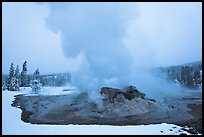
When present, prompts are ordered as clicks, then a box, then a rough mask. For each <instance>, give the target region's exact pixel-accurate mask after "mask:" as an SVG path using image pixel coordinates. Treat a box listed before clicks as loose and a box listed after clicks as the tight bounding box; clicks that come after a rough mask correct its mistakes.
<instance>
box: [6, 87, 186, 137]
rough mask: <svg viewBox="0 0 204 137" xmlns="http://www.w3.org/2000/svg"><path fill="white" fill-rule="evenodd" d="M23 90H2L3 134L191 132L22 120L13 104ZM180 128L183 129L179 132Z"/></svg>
mask: <svg viewBox="0 0 204 137" xmlns="http://www.w3.org/2000/svg"><path fill="white" fill-rule="evenodd" d="M22 91H23V92H15V91H14V92H12V91H2V134H3V135H12V134H21V135H40V134H50V135H53V134H58V135H64V134H70V135H74V134H83V135H85V134H88V135H90V134H91V135H100V134H103V135H111V134H112V135H113V134H114V135H117V134H118V135H119V134H120V135H122V134H126V135H127V134H129V135H136V134H138V135H139V134H143V135H144V134H149V135H153V134H154V135H158V134H175V135H178V134H181V133H185V134H189V133H188V132H186V131H183V130H181V128H182V127H180V126H177V125H173V124H166V123H162V124H151V125H137V126H108V125H37V124H30V123H24V122H23V121H21V118H20V117H21V110H20V109H18V108H15V107H12V106H11V103H12V101H13V99H14V95H18V94H23V93H26V92H29V89H28V88H25V89H24V90H22ZM179 130H181V131H182V132H181V131H180V132H179Z"/></svg>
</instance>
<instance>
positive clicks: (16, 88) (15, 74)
mask: <svg viewBox="0 0 204 137" xmlns="http://www.w3.org/2000/svg"><path fill="white" fill-rule="evenodd" d="M14 87H15V90H17V91H19V90H20V89H19V68H18V65H17V67H16V70H15V73H14Z"/></svg>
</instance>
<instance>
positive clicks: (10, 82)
mask: <svg viewBox="0 0 204 137" xmlns="http://www.w3.org/2000/svg"><path fill="white" fill-rule="evenodd" d="M18 73H19V70H18V66H17V68H16V71H14V67H13V63H11V67H10V70H9V77H8V79H7V80H6V88H7V89H8V90H9V91H18V90H19V84H18Z"/></svg>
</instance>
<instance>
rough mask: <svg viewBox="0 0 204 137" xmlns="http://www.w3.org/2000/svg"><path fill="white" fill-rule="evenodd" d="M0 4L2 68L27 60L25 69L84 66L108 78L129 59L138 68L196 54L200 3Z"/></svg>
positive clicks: (75, 69)
mask: <svg viewBox="0 0 204 137" xmlns="http://www.w3.org/2000/svg"><path fill="white" fill-rule="evenodd" d="M2 7H3V10H2V12H3V13H2V15H3V17H2V18H3V19H2V23H3V24H2V28H3V31H2V35H3V36H2V38H3V45H2V73H3V74H5V73H8V71H9V67H10V63H11V62H13V63H14V65H15V66H16V65H19V67H20V69H22V64H23V62H24V61H25V60H27V62H28V72H29V73H33V72H34V70H35V69H36V68H39V69H40V71H41V73H53V72H80V73H82V72H84V71H85V72H87V69H88V72H87V73H88V74H90V73H91V74H90V75H94V76H95V77H102V76H104V74H107V75H106V76H107V77H110V79H111V80H114V78H112V77H113V76H112V74H114V75H117V74H118V73H122V75H125V74H126V73H127V72H126V71H128V70H129V67H131V66H132V64H134V65H135V67H141V68H143V67H150V66H151V67H153V66H168V65H178V64H183V63H187V62H191V61H197V60H202V3H198V2H197V3H183V2H182V3H42V4H38V3H30V2H29V3H3V6H2ZM104 66H109V69H106V67H104ZM110 66H111V68H110ZM123 66H127V69H126V68H125V69H124V67H123ZM79 70H83V71H79ZM97 72H101V73H100V74H99V75H98V74H96V73H97ZM96 75H97V76H96ZM103 78H104V77H103ZM110 79H109V80H110ZM107 81H108V80H107Z"/></svg>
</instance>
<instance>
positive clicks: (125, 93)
mask: <svg viewBox="0 0 204 137" xmlns="http://www.w3.org/2000/svg"><path fill="white" fill-rule="evenodd" d="M100 93H101V95H103V96H104V100H105V101H108V102H110V103H114V100H115V101H118V102H124V101H123V100H124V99H127V100H132V99H134V98H142V99H147V98H145V94H144V93H142V92H140V91H139V90H138V89H137V88H136V87H134V86H128V87H127V88H125V89H124V90H120V89H116V88H111V87H103V88H101V92H100ZM149 100H150V99H149ZM151 100H152V101H154V102H155V100H153V99H151Z"/></svg>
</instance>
